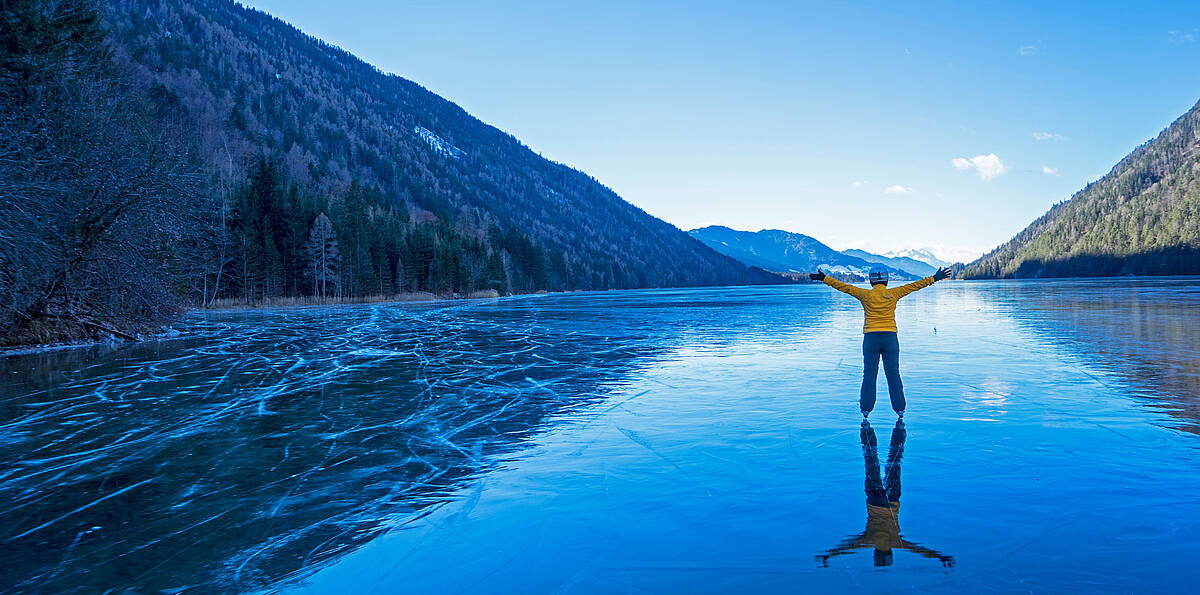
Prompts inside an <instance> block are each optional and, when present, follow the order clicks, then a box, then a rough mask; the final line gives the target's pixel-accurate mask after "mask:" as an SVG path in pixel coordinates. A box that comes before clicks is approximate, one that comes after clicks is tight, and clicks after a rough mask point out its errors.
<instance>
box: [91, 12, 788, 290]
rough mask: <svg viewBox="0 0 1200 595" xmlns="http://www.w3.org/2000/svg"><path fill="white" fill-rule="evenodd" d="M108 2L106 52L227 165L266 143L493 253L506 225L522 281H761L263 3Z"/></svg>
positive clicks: (287, 168) (308, 173)
mask: <svg viewBox="0 0 1200 595" xmlns="http://www.w3.org/2000/svg"><path fill="white" fill-rule="evenodd" d="M109 6H110V12H109V21H110V22H111V25H112V31H113V33H114V35H113V37H114V40H115V42H116V44H117V46H118V49H119V51H120V52H121V53H122V55H123V56H124V57H125V58H126V59H128V60H129V61H130V62H131V63H132V64H134V65H136V66H137V67H138V68H139V70H140V71H141V73H142V76H143V77H144V78H145V79H146V80H147V81H148V82H150V81H153V83H155V84H161V85H163V86H164V87H165V89H166V92H167V94H168V95H169V99H170V100H172V101H173V100H174V99H175V98H178V100H179V102H180V104H182V105H183V106H184V107H185V108H186V109H188V110H189V111H190V112H192V113H194V114H196V115H197V116H198V120H199V123H200V124H201V126H200V128H199V132H200V134H201V135H202V137H203V142H204V143H205V153H206V155H207V156H208V157H209V159H210V161H211V162H212V163H214V164H221V165H225V164H226V161H227V159H228V158H229V157H232V159H233V160H234V162H235V166H234V168H235V169H236V164H237V162H238V161H240V160H242V159H244V157H245V156H246V155H248V154H257V153H259V152H260V151H263V150H265V151H269V152H271V153H272V154H274V155H278V156H280V160H281V165H282V167H283V170H284V172H283V173H284V176H285V177H286V179H287V180H289V181H291V182H295V183H297V184H300V185H303V186H307V187H316V188H321V189H324V190H326V191H327V192H328V193H336V192H337V190H338V189H341V188H345V187H346V186H348V185H349V184H351V183H352V182H354V181H357V182H359V183H361V184H363V185H366V186H371V187H376V188H378V190H379V192H380V194H381V195H382V196H381V198H382V199H383V204H384V205H396V204H401V205H405V206H406V207H407V208H408V209H409V210H410V211H411V212H412V214H413V215H414V217H417V218H422V217H425V218H437V219H438V220H440V221H444V222H446V223H447V224H448V225H449V226H451V227H452V228H453V229H454V231H455V232H457V233H458V234H459V235H463V236H467V237H469V238H474V239H479V240H481V241H484V242H486V243H487V244H488V245H489V248H491V249H496V250H498V249H500V248H501V247H500V246H499V244H500V238H499V237H494V236H495V235H497V234H496V233H495V232H496V229H494V228H493V226H494V227H496V228H498V229H499V231H500V232H501V233H504V232H508V231H510V230H516V231H518V232H519V233H521V234H524V235H526V236H528V238H529V240H531V241H532V243H533V244H534V245H535V246H536V247H537V248H539V249H541V250H544V251H545V259H546V260H547V263H546V268H547V269H548V270H547V271H546V273H545V276H546V279H545V280H540V279H539V280H540V281H541V282H538V283H534V285H535V286H536V287H522V288H521V289H529V288H536V289H565V288H612V287H646V286H670V285H701V284H725V283H734V284H736V283H748V282H755V281H757V282H762V281H765V280H769V278H768V277H765V276H762V275H756V274H754V273H751V272H749V271H747V270H746V269H745V267H743V266H741V265H740V264H738V263H736V262H734V261H733V260H731V259H729V258H725V257H722V256H720V255H718V254H716V253H714V252H713V251H711V250H708V249H706V248H704V247H703V246H702V245H700V244H699V243H698V242H695V241H693V240H691V239H690V238H688V237H687V235H686V234H684V233H682V232H681V231H679V230H678V229H676V228H674V227H673V226H671V225H669V224H667V223H665V222H663V221H661V220H659V219H656V218H654V217H651V216H649V215H648V214H646V213H645V212H643V211H642V210H640V209H638V208H637V207H634V206H633V205H631V204H629V203H627V202H625V201H624V200H622V199H621V198H620V197H618V196H617V195H616V194H614V193H613V192H612V191H611V190H609V189H608V188H606V187H604V186H602V185H601V184H599V183H598V182H597V181H596V180H594V179H592V178H591V177H589V176H587V175H586V174H584V173H582V172H579V171H576V170H574V169H571V168H569V167H566V166H563V165H560V164H556V163H553V162H550V161H548V160H546V159H543V158H542V157H540V156H538V155H537V154H535V153H533V152H532V151H530V150H529V149H528V148H527V147H525V146H524V145H522V144H521V143H520V142H519V141H517V140H516V139H515V138H513V137H512V136H510V135H509V134H506V133H504V132H502V131H500V130H498V129H496V128H494V127H492V126H489V125H487V124H485V123H483V122H480V121H479V120H477V119H475V118H473V117H471V116H470V115H469V114H467V113H466V112H465V111H463V110H462V109H461V108H459V107H458V106H457V105H455V104H453V103H451V102H449V101H446V100H445V99H443V98H441V97H439V96H437V95H435V94H433V93H431V92H429V91H427V90H426V89H424V88H422V87H421V86H420V85H418V84H416V83H414V82H412V81H409V80H406V79H403V78H401V77H399V76H394V75H389V74H384V73H382V72H380V71H379V70H377V69H376V68H374V67H372V66H371V65H369V64H367V63H365V62H363V61H361V60H359V59H358V58H355V57H354V56H353V55H351V54H349V53H347V52H345V51H342V50H340V49H338V48H336V47H334V46H331V45H329V44H326V43H323V42H322V41H320V40H318V39H315V38H313V37H310V36H308V35H305V34H304V33H302V32H300V31H299V30H297V29H295V28H293V27H292V26H290V25H288V24H286V23H284V22H282V21H280V20H278V19H276V18H274V17H271V16H269V15H267V14H265V13H262V12H258V11H255V10H251V9H247V8H243V7H241V6H240V5H236V4H234V3H232V2H229V1H227V0H189V1H184V0H122V1H118V2H112V3H110V4H109ZM310 222H311V221H310ZM489 230H490V231H489ZM343 253H344V251H343ZM538 274H539V275H541V274H542V273H541V272H540V271H539V272H538Z"/></svg>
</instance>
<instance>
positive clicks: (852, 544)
mask: <svg viewBox="0 0 1200 595" xmlns="http://www.w3.org/2000/svg"><path fill="white" fill-rule="evenodd" d="M865 537H866V534H864V533H860V534H858V535H851V536H850V537H847V538H845V539H843V540H842V542H841V543H839V544H838V545H837V547H835V548H833V549H831V550H828V551H826V552H825V553H823V554H817V556H816V558H817V561H818V562H820V563H821V565H822V566H828V565H829V559H830V558H833V557H836V556H840V555H842V554H848V553H850V552H852V551H854V550H856V549H858V548H860V547H863V546H866V545H869V544H868V543H867V541H866V539H865Z"/></svg>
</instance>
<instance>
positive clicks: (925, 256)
mask: <svg viewBox="0 0 1200 595" xmlns="http://www.w3.org/2000/svg"><path fill="white" fill-rule="evenodd" d="M883 255H884V256H887V257H889V258H911V259H913V260H916V261H919V262H923V263H925V264H927V265H930V266H932V267H934V268H935V269H936V268H940V267H948V266H950V265H952V264H954V263H952V262H950V261H946V260H942V259H940V258H938V257H937V256H935V255H934V254H933V252H930V251H929V250H926V249H924V248H905V249H903V250H892V251H888V252H884V253H883Z"/></svg>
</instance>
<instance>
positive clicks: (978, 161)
mask: <svg viewBox="0 0 1200 595" xmlns="http://www.w3.org/2000/svg"><path fill="white" fill-rule="evenodd" d="M950 164H951V165H953V166H954V168H955V169H961V170H970V169H973V170H975V173H977V174H979V179H981V180H991V179H994V178H996V177H997V176H999V175H1000V174H1002V173H1004V172H1006V171H1008V166H1007V165H1005V164H1004V161H1002V160H1001V159H1000V158H999V157H997V156H996V154H995V153H988V154H987V155H976V156H974V157H971V158H970V159H968V158H966V157H955V158H954V159H951V160H950Z"/></svg>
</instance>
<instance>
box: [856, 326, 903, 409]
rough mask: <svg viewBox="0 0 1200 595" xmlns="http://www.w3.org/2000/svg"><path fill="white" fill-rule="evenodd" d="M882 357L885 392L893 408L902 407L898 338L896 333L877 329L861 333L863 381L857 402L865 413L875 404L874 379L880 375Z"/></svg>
mask: <svg viewBox="0 0 1200 595" xmlns="http://www.w3.org/2000/svg"><path fill="white" fill-rule="evenodd" d="M880 356H882V357H883V373H884V375H886V376H887V383H888V394H889V395H890V396H891V397H892V409H894V410H895V411H896V412H897V413H900V412H902V411H904V383H903V382H901V381H900V341H899V340H898V339H897V338H896V333H893V332H891V331H876V332H873V333H864V334H863V381H862V391H861V392H860V393H859V396H858V406H859V408H860V409H862V410H863V412H864V413H869V412H870V411H871V410H872V409H874V408H875V381H876V379H878V378H879V358H880Z"/></svg>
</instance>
